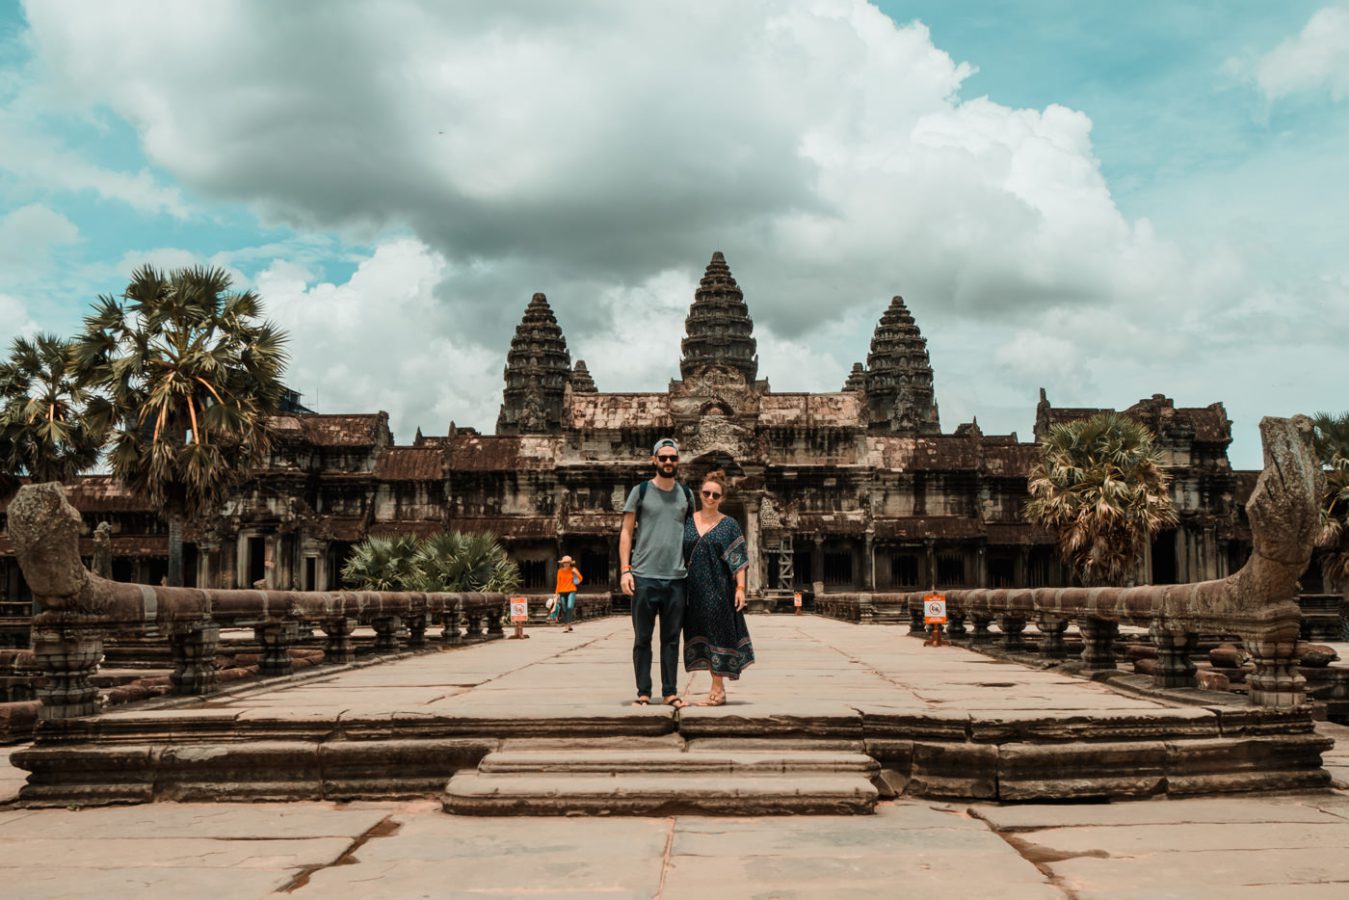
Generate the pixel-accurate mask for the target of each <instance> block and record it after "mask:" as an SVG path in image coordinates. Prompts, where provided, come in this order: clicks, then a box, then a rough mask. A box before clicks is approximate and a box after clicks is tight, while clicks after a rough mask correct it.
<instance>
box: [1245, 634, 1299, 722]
mask: <svg viewBox="0 0 1349 900" xmlns="http://www.w3.org/2000/svg"><path fill="white" fill-rule="evenodd" d="M1296 643H1297V635H1296V634H1294V635H1293V636H1292V637H1288V638H1281V637H1279V636H1274V637H1266V636H1258V637H1254V638H1252V637H1247V638H1246V639H1245V645H1246V652H1247V653H1249V654H1250V655H1251V662H1253V663H1255V671H1254V672H1252V673H1251V674H1250V675H1248V676H1246V684H1247V686H1248V687H1249V688H1250V697H1251V704H1252V705H1253V706H1278V707H1288V706H1300V705H1302V702H1303V699H1304V698H1305V696H1306V693H1305V692H1306V687H1307V679H1306V678H1304V677H1303V676H1302V674H1301V673H1300V672H1298V669H1297V662H1298V660H1297V657H1296V656H1295V655H1293V648H1294V646H1295V645H1296Z"/></svg>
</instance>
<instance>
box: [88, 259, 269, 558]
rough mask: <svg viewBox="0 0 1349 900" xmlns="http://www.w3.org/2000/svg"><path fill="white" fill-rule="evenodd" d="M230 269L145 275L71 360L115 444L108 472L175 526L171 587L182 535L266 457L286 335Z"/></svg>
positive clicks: (99, 314)
mask: <svg viewBox="0 0 1349 900" xmlns="http://www.w3.org/2000/svg"><path fill="white" fill-rule="evenodd" d="M230 285H231V280H230V276H229V274H228V273H226V272H225V271H224V270H222V269H212V268H205V267H200V266H198V267H192V268H187V269H178V270H174V271H172V272H168V273H165V272H163V271H161V270H159V269H156V268H154V267H153V266H142V267H141V268H139V269H137V270H136V271H135V272H133V273H132V276H131V283H130V284H129V285H128V286H127V289H126V292H125V293H124V294H123V295H122V297H120V298H114V297H111V296H106V295H105V296H101V297H99V298H98V302H97V303H95V305H94V313H93V315H91V316H88V317H87V318H86V319H85V320H84V322H85V330H84V333H83V334H82V335H81V336H80V337H78V338H77V339H76V340H75V344H74V349H73V358H74V360H75V362H76V365H77V366H78V368H79V372H80V376H81V379H82V383H83V384H84V385H85V386H86V387H87V388H89V389H90V390H91V391H92V392H93V396H91V398H90V400H89V406H88V410H89V415H90V417H91V419H92V420H93V421H95V422H96V423H97V424H101V425H103V426H105V427H107V428H108V429H109V431H110V432H111V440H110V444H109V446H110V449H109V452H108V462H109V464H110V466H111V468H112V473H113V475H114V477H116V478H117V480H118V481H120V482H121V483H122V484H124V485H126V486H127V487H129V488H130V489H131V490H133V491H135V492H136V493H138V494H141V495H142V496H145V497H148V498H149V499H150V500H151V502H153V503H155V504H156V505H158V506H159V507H160V509H161V511H162V512H161V514H162V515H163V516H164V518H165V519H166V520H167V521H168V524H169V584H171V585H181V584H182V564H183V523H184V521H185V520H186V519H187V518H189V517H194V516H199V515H202V514H204V513H206V512H208V511H210V510H212V509H214V508H215V507H217V506H218V504H219V503H220V501H221V500H222V499H223V498H224V496H225V495H226V494H227V492H228V491H229V490H230V488H232V487H233V486H234V485H235V484H237V483H238V482H239V481H240V480H242V479H243V478H245V477H247V475H248V474H249V472H250V471H251V469H252V467H253V466H254V465H255V464H256V463H257V462H258V461H260V460H261V459H263V458H264V457H265V454H266V453H267V450H268V447H269V441H268V431H267V418H268V416H269V415H271V414H272V413H273V412H275V410H276V406H277V402H278V401H279V399H280V397H281V393H282V390H283V387H282V384H281V374H282V371H283V370H284V368H285V364H286V353H285V349H284V347H285V342H286V337H285V335H284V334H283V333H282V332H281V331H279V330H278V329H277V328H275V327H274V326H273V325H272V324H271V323H269V322H267V321H265V320H264V319H262V301H261V300H260V299H259V297H258V295H257V294H256V293H254V292H253V291H231V290H230Z"/></svg>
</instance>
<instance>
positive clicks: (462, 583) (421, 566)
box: [416, 531, 520, 593]
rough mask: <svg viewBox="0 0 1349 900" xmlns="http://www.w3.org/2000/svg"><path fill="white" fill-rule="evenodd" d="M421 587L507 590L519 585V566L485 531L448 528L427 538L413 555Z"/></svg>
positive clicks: (488, 590) (453, 589)
mask: <svg viewBox="0 0 1349 900" xmlns="http://www.w3.org/2000/svg"><path fill="white" fill-rule="evenodd" d="M416 566H417V569H418V571H419V572H420V574H421V581H420V589H421V590H424V591H487V592H491V593H510V592H511V591H514V590H515V589H517V588H518V587H519V586H520V569H519V567H518V566H516V564H515V563H513V562H511V560H510V557H508V556H507V555H506V551H505V550H504V549H502V547H501V545H500V544H499V543H497V539H496V535H493V534H489V533H486V532H482V533H470V534H463V533H462V532H458V531H452V532H449V533H447V534H438V535H434V536H432V537H429V538H427V539H426V540H425V541H423V542H422V543H421V546H420V547H419V548H418V551H417V556H416Z"/></svg>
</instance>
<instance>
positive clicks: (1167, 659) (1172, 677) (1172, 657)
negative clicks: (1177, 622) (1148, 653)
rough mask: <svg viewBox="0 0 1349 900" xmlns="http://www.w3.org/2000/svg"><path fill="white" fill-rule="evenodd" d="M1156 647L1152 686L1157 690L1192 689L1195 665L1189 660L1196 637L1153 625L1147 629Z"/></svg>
mask: <svg viewBox="0 0 1349 900" xmlns="http://www.w3.org/2000/svg"><path fill="white" fill-rule="evenodd" d="M1148 633H1149V634H1151V635H1152V642H1153V643H1154V644H1155V645H1156V647H1157V671H1156V672H1155V673H1154V674H1153V676H1152V684H1153V686H1154V687H1159V688H1190V687H1194V671H1195V665H1194V663H1193V662H1192V661H1191V660H1190V647H1191V645H1192V643H1193V642H1194V641H1195V639H1196V638H1197V637H1198V636H1197V635H1194V634H1185V633H1184V632H1177V631H1168V630H1166V629H1163V628H1161V627H1159V626H1158V625H1156V624H1155V623H1154V624H1153V625H1152V626H1151V627H1150V628H1149V629H1148Z"/></svg>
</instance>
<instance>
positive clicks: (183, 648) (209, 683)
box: [169, 622, 220, 697]
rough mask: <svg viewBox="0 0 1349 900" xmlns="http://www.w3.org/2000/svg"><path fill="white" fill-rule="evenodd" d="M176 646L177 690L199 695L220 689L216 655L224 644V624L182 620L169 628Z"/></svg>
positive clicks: (171, 680) (172, 680)
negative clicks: (221, 626) (221, 639)
mask: <svg viewBox="0 0 1349 900" xmlns="http://www.w3.org/2000/svg"><path fill="white" fill-rule="evenodd" d="M169 645H170V646H171V647H172V648H173V674H172V675H170V676H169V683H170V684H172V685H173V693H175V694H179V695H181V696H194V697H199V696H202V695H203V694H211V693H214V692H215V691H217V690H219V687H220V685H219V683H218V681H217V679H216V669H215V654H216V649H217V648H218V647H219V646H220V626H219V625H217V624H215V623H214V622H196V623H178V624H175V625H173V626H172V627H171V629H170V631H169Z"/></svg>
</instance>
